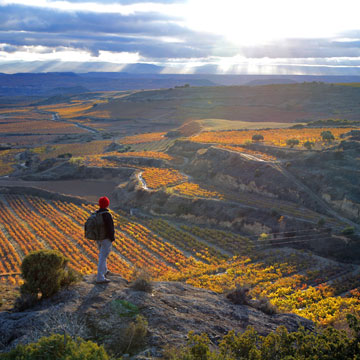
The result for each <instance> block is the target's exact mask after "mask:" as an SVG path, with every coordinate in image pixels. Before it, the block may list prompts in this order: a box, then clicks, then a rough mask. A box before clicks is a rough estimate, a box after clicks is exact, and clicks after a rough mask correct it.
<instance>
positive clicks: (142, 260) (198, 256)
mask: <svg viewBox="0 0 360 360" xmlns="http://www.w3.org/2000/svg"><path fill="white" fill-rule="evenodd" d="M0 205H1V209H2V211H1V212H0V216H1V224H2V225H1V226H0V253H1V255H2V256H1V261H0V279H1V281H2V282H3V283H10V284H11V283H12V284H18V283H20V282H21V278H20V272H19V266H20V263H21V259H22V258H23V257H24V256H25V255H26V254H28V253H29V252H31V251H33V250H37V249H41V248H49V249H56V250H58V251H60V252H62V253H63V254H64V255H65V256H67V257H68V258H69V259H70V263H69V264H70V267H72V268H74V269H76V270H78V271H80V272H81V273H83V274H91V273H95V272H96V264H97V247H96V244H95V242H91V241H89V240H86V239H84V236H83V223H84V221H85V220H86V218H87V216H88V215H89V213H90V212H91V211H92V210H94V209H95V208H96V206H95V205H92V204H88V203H79V204H75V203H74V202H70V201H59V200H50V199H45V198H40V197H35V196H28V195H25V196H20V195H11V194H2V195H0ZM113 215H114V220H115V226H116V241H115V243H114V249H113V252H112V253H111V255H110V258H109V269H110V270H111V271H113V272H115V273H118V274H120V275H121V276H123V277H124V278H127V279H130V278H131V274H132V272H133V270H134V269H135V268H141V269H144V270H146V271H147V272H149V274H151V276H152V277H153V278H154V279H166V280H181V281H186V282H187V283H189V284H193V285H195V286H199V287H204V288H207V289H211V290H214V291H217V292H224V291H227V290H229V289H233V288H234V287H235V286H237V285H244V284H246V285H248V286H250V288H251V294H252V295H253V296H254V297H258V296H267V297H268V298H270V300H271V302H272V303H274V304H275V305H276V306H278V308H279V309H280V310H282V311H290V312H295V313H297V314H300V315H302V316H305V317H307V318H310V319H313V320H315V321H317V322H318V323H320V324H329V323H332V322H334V321H337V320H340V319H341V316H342V314H343V312H344V311H345V310H346V311H351V312H356V313H359V312H360V296H359V293H360V282H359V278H358V274H359V271H360V268H359V266H355V265H351V264H347V265H346V264H341V263H336V262H334V261H330V260H326V259H324V258H320V257H316V256H314V255H312V254H310V253H307V252H303V251H296V250H293V249H288V248H284V247H283V248H281V249H277V250H276V249H274V248H273V247H272V246H271V244H270V243H268V242H267V243H266V244H267V245H266V246H264V245H265V243H264V239H262V240H261V239H257V238H255V237H252V238H247V237H243V236H239V235H238V234H235V233H231V232H228V231H223V230H221V231H220V230H216V229H213V228H206V227H198V226H192V225H181V226H179V225H176V224H172V223H170V222H168V221H166V220H163V219H159V218H153V219H142V218H137V217H134V216H129V215H128V214H126V213H124V212H123V211H121V210H119V211H117V212H113ZM300 237H301V238H302V240H306V238H307V237H311V235H310V232H309V233H304V234H303V235H298V236H297V237H295V238H294V237H291V238H289V239H291V240H288V241H292V242H295V241H297V240H298V239H299V238H300ZM277 238H278V239H279V241H280V240H281V239H282V240H283V241H284V234H281V233H280V234H277ZM261 241H262V242H261ZM284 244H286V242H285V241H284ZM339 295H341V296H339Z"/></svg>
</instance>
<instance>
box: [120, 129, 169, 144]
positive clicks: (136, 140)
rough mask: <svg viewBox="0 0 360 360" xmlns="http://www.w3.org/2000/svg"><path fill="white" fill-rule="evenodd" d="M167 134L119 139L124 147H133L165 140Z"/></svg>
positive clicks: (148, 134) (159, 133)
mask: <svg viewBox="0 0 360 360" xmlns="http://www.w3.org/2000/svg"><path fill="white" fill-rule="evenodd" d="M165 134H166V133H165V132H157V133H147V134H139V135H132V136H126V137H124V138H121V139H119V141H120V142H121V144H124V145H132V144H142V143H149V142H153V141H159V140H162V139H164V135H165Z"/></svg>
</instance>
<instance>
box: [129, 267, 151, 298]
mask: <svg viewBox="0 0 360 360" xmlns="http://www.w3.org/2000/svg"><path fill="white" fill-rule="evenodd" d="M131 277H132V281H131V284H130V287H131V288H132V289H134V290H138V291H144V292H148V293H151V292H152V289H153V286H152V282H151V276H150V274H149V272H148V271H146V270H143V269H135V270H134V271H133V273H132V276H131Z"/></svg>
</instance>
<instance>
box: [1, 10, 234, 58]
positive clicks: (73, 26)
mask: <svg viewBox="0 0 360 360" xmlns="http://www.w3.org/2000/svg"><path fill="white" fill-rule="evenodd" d="M1 10H3V11H1V12H0V42H2V43H6V44H9V45H17V46H22V45H41V46H47V47H61V46H67V47H73V48H78V49H83V50H88V51H90V52H91V53H92V54H93V55H95V56H96V55H97V54H99V51H101V50H106V51H113V52H122V51H127V52H138V53H140V54H141V55H142V56H143V57H147V58H162V59H164V58H173V57H175V58H192V57H206V56H209V55H212V54H215V53H216V51H215V48H216V44H219V45H220V44H221V45H223V44H224V39H222V38H221V37H219V36H216V35H209V34H203V33H196V32H193V31H190V30H189V29H186V28H184V27H182V26H180V25H178V24H176V23H174V22H172V20H173V19H170V18H168V17H165V16H164V15H161V14H134V15H128V16H124V15H120V14H113V13H111V14H103V13H100V14H99V13H84V12H67V11H66V12H65V11H54V10H50V9H41V8H36V9H35V8H31V7H27V6H20V5H11V6H10V5H9V6H5V7H3V9H1ZM20 31H21V32H20ZM161 37H167V38H169V37H174V38H176V39H178V40H176V41H173V42H171V41H166V42H164V41H163V40H162V39H161ZM232 53H233V54H234V55H235V52H234V51H233V52H232Z"/></svg>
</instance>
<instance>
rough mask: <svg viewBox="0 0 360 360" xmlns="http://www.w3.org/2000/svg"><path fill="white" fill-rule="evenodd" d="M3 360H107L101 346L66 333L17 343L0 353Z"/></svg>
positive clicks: (107, 357)
mask: <svg viewBox="0 0 360 360" xmlns="http://www.w3.org/2000/svg"><path fill="white" fill-rule="evenodd" d="M1 359H4V360H18V359H24V360H25V359H26V360H39V359H49V360H50V359H51V360H65V359H66V360H80V359H81V360H108V359H109V356H108V355H107V353H106V351H105V350H104V348H103V347H102V346H98V345H97V344H96V343H94V342H92V341H85V340H83V339H81V338H77V339H76V340H73V339H72V338H71V337H70V336H68V335H60V334H55V335H51V336H49V337H43V338H41V339H40V340H39V341H38V342H36V343H32V344H28V345H21V344H20V345H18V346H17V347H16V348H15V349H13V350H12V351H10V352H8V353H5V354H1Z"/></svg>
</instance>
